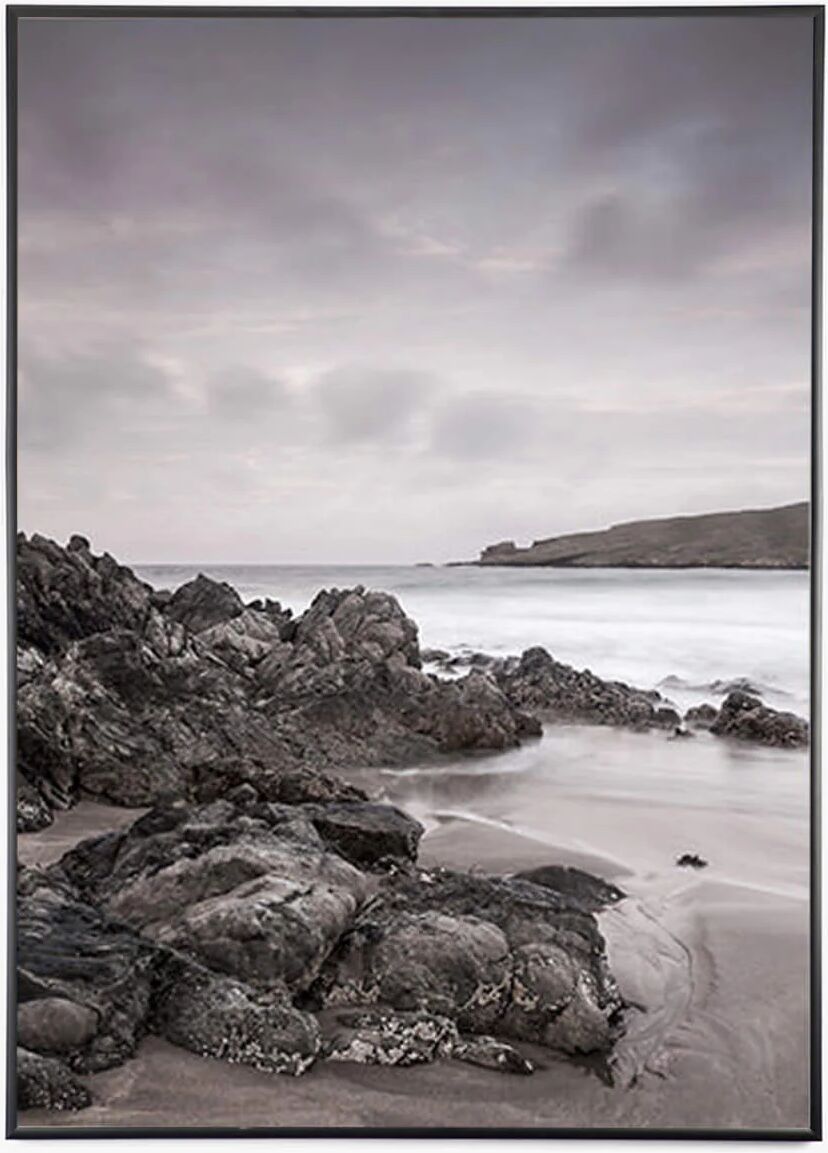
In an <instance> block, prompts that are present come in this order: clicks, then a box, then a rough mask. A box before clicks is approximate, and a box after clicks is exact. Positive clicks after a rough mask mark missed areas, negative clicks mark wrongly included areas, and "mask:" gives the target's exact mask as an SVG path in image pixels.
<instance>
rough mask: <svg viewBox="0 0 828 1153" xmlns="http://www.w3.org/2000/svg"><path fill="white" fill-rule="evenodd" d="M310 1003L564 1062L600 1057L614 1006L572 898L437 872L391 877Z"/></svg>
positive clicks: (592, 926)
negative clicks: (538, 1049)
mask: <svg viewBox="0 0 828 1153" xmlns="http://www.w3.org/2000/svg"><path fill="white" fill-rule="evenodd" d="M308 996H309V1003H310V1001H311V1000H312V1001H313V1003H315V1004H317V1005H320V1006H342V1005H366V1004H376V1005H384V1006H389V1007H391V1008H393V1009H395V1010H397V1011H402V1012H424V1013H427V1014H431V1015H436V1016H441V1017H447V1018H449V1019H450V1020H452V1021H454V1023H455V1024H456V1025H457V1027H458V1029H459V1030H462V1031H464V1032H466V1033H473V1034H484V1035H491V1034H493V1035H495V1036H497V1037H502V1038H515V1039H523V1040H527V1041H533V1042H535V1043H540V1044H542V1045H546V1046H547V1047H549V1048H552V1049H557V1050H560V1051H563V1052H567V1053H585V1052H606V1051H607V1050H608V1049H609V1048H610V1047H611V1046H612V1044H613V1042H614V1040H615V1038H616V1037H617V1035H618V1032H619V1028H620V1020H621V1010H622V1007H623V1006H622V1002H621V998H620V996H619V994H618V991H617V988H616V986H615V984H614V982H613V980H612V978H611V976H610V974H609V971H608V969H607V966H606V954H605V946H604V942H603V938H602V937H601V934H600V932H599V931H598V927H597V924H596V921H595V918H594V916H593V915H592V914H591V913H590V912H589V911H587V910H586V909H585V908H584V907H583V905H582V903H581V902H580V900H579V899H578V898H577V897H575V896H573V895H571V894H565V893H557V892H554V891H552V890H551V889H548V888H544V887H542V886H539V885H535V884H532V883H531V882H527V881H521V880H517V879H512V880H508V879H503V878H497V877H484V876H478V875H474V876H472V875H469V874H462V873H452V872H448V871H443V870H439V871H437V872H435V873H431V874H423V873H420V874H418V875H414V876H410V875H403V874H395V875H392V876H390V877H389V878H388V879H387V880H386V881H385V882H384V883H383V886H382V888H381V889H380V891H379V892H378V893H377V895H376V896H375V897H374V899H373V900H372V901H371V902H369V903H368V904H367V905H366V906H365V907H364V909H363V910H362V911H361V912H360V914H359V915H358V916H357V917H356V919H355V921H354V924H353V927H352V928H351V930H350V931H349V932H348V933H347V934H346V935H345V936H344V937H343V938H342V940H341V941H340V944H339V946H338V948H337V949H336V950H335V951H334V952H333V953H331V955H330V957H329V959H328V961H327V963H326V964H325V966H324V967H323V968H322V970H321V972H320V975H319V978H318V980H317V981H316V982H315V984H314V985H313V987H312V988H311V989H310V990H309V995H308Z"/></svg>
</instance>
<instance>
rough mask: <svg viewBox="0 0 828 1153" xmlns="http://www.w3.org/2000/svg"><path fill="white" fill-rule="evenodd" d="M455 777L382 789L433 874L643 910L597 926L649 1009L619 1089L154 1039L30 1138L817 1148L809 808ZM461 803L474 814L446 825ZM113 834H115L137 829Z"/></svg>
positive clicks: (617, 1073) (641, 1010)
mask: <svg viewBox="0 0 828 1153" xmlns="http://www.w3.org/2000/svg"><path fill="white" fill-rule="evenodd" d="M574 739H576V740H577V741H582V740H583V741H596V742H598V746H599V747H600V745H601V742H604V743H606V741H607V740H608V738H607V736H606V734H594V735H590V734H589V732H586V733H585V734H584V735H583V736H581V735H579V734H578V735H576V737H575V738H574ZM552 747H554V746H553V745H552V744H550V745H549V748H552ZM631 747H633V748H635V749H638V750H639V751H640V750H645V749H646V748H647V747H652V748H655V746H645V745H644V744H643V743H642V744H640V745H633V746H631ZM663 748H664V749H665V750H666V749H667V745H666V744H665V745H664V746H663ZM706 748H707V746H706V745H703V744H700V745H699V746H698V747H697V749H696V750H695V753H694V755H695V756H696V757H697V758H699V757H702V758H703V756H704V755H706V753H705V751H704V750H705V749H706ZM546 751H547V748H546V743H545V742H544V743H542V744H541V745H540V746H536V753H535V759H536V761H537V763H538V764H541V763H542V762H543V760H544V757H545V755H546ZM659 755H663V756H664V758H665V765H664V772H665V773H666V772H669V771H670V768H671V765H670V763H669V761H670V758H672V757H675V758H676V760H677V763H678V758H680V757H686V756H688V754H687V753H686V752H685V751H684V750H682V751H679V750H675V752H673V751H666V752H662V753H659ZM711 755H714V754H711ZM715 755H716V756H718V752H716V753H715ZM792 763H793V762H791V764H792ZM802 764H804V762H802V763H800V769H799V770H798V771H799V772H800V773H801V771H803V770H802ZM460 775H461V776H463V778H464V779H463V781H462V782H461V783H460V784H459V785H457V782H454V783H453V784H452V782H451V780H450V774H448V775H447V776H446V777H445V778H443V780H442V781H441V782H440V784H439V786H438V787H437V789H436V791H435V787H434V785H433V782H432V784H431V785H429V787H428V788H427V789H425V790H424V789H422V787H421V785H422V782H421V781H420V784H419V785H418V784H417V778H416V776H414V777H411V776H400V775H396V776H393V777H392V776H389V777H387V778H385V789H386V792H387V793H388V794H389V795H391V796H392V797H394V798H395V799H398V800H400V801H402V802H407V803H409V804H410V805H412V806H413V807H416V804H415V801H416V795H419V797H420V803H419V810H420V814H421V815H422V816H423V817H424V818H425V819H426V820H427V823H428V827H429V831H428V833H427V835H426V837H425V838H424V841H423V845H422V852H421V859H422V861H423V863H424V864H426V865H436V864H440V865H446V866H456V867H462V868H485V869H486V870H489V871H492V872H495V871H504V872H509V871H514V870H517V869H521V868H526V867H530V866H532V865H538V864H545V863H550V862H551V861H559V862H565V863H571V864H577V865H580V866H581V867H585V868H589V869H592V870H593V871H595V872H596V873H598V874H600V875H602V876H605V877H607V878H611V879H613V880H615V881H616V882H617V883H618V884H620V885H621V886H622V887H623V888H624V889H625V890H626V892H627V893H628V894H629V896H628V899H627V900H625V901H624V902H622V903H621V904H620V905H619V906H617V907H616V908H614V909H612V910H609V911H608V912H606V913H604V914H602V916H601V923H602V928H603V930H604V933H605V935H606V937H607V941H608V948H609V952H610V960H611V964H612V967H613V969H614V972H615V973H616V976H617V978H618V981H619V984H620V986H621V989H622V991H623V992H624V994H625V996H626V998H627V999H628V1000H629V1001H630V1002H631V1003H633V1004H634V1005H635V1006H637V1008H632V1009H631V1010H630V1011H629V1013H628V1022H627V1025H628V1027H627V1035H626V1037H625V1038H624V1040H623V1041H622V1042H621V1043H620V1044H619V1046H618V1051H617V1054H616V1058H615V1063H614V1079H613V1083H612V1084H608V1083H607V1081H606V1078H605V1077H602V1076H601V1071H600V1070H596V1069H593V1068H589V1067H578V1066H576V1065H573V1064H572V1063H570V1062H567V1061H565V1060H559V1059H556V1058H555V1056H554V1055H553V1054H550V1053H548V1052H544V1051H542V1050H538V1049H531V1048H529V1047H526V1051H527V1052H528V1053H529V1054H530V1055H531V1056H532V1057H533V1058H534V1059H535V1060H536V1061H537V1062H538V1065H539V1068H538V1070H537V1072H536V1073H535V1074H534V1076H531V1077H526V1078H522V1077H509V1076H506V1075H503V1074H498V1073H493V1072H489V1071H484V1070H480V1069H475V1068H473V1067H470V1066H466V1065H462V1064H460V1063H456V1062H440V1063H438V1064H436V1065H431V1066H421V1067H417V1068H412V1069H382V1068H369V1067H362V1066H358V1065H339V1064H338V1065H325V1064H321V1065H319V1066H317V1067H316V1068H315V1069H314V1070H312V1071H311V1073H310V1074H308V1075H306V1076H305V1077H302V1078H299V1079H288V1078H286V1077H279V1076H269V1075H267V1074H262V1073H257V1072H254V1071H252V1070H249V1069H244V1068H239V1067H229V1066H227V1065H225V1064H223V1063H221V1062H218V1061H212V1060H209V1059H203V1058H199V1057H196V1056H194V1055H192V1054H189V1053H185V1052H183V1051H181V1050H178V1049H176V1048H174V1047H173V1046H172V1045H169V1044H168V1043H166V1042H163V1041H160V1040H158V1039H156V1038H151V1039H148V1040H146V1041H145V1042H144V1043H143V1044H142V1046H141V1048H140V1051H139V1053H138V1055H137V1056H136V1058H135V1059H134V1060H132V1061H130V1062H128V1063H127V1064H126V1065H124V1066H122V1067H121V1068H118V1069H113V1070H110V1071H108V1072H106V1073H101V1074H98V1075H96V1076H93V1077H90V1078H89V1079H88V1081H89V1084H90V1086H91V1088H92V1091H93V1094H94V1096H95V1099H96V1104H95V1105H94V1106H93V1107H92V1108H90V1109H88V1110H85V1111H83V1112H81V1113H77V1114H68V1115H50V1114H48V1113H46V1112H40V1111H32V1112H28V1113H26V1114H24V1115H22V1116H21V1118H20V1123H21V1126H22V1127H24V1128H26V1129H27V1130H29V1129H31V1128H32V1127H48V1128H49V1129H50V1130H54V1128H66V1129H74V1128H76V1127H81V1128H98V1127H104V1128H110V1127H127V1128H128V1127H134V1126H146V1127H155V1126H160V1127H169V1126H192V1127H200V1126H206V1127H210V1126H230V1127H241V1128H253V1129H255V1128H269V1129H273V1128H277V1127H300V1128H305V1127H309V1128H316V1127H320V1126H321V1127H345V1128H347V1127H360V1128H361V1127H392V1128H398V1127H399V1128H427V1129H431V1128H452V1127H478V1128H486V1129H489V1128H521V1129H522V1128H528V1129H532V1128H538V1127H541V1128H557V1127H577V1128H587V1129H595V1128H597V1129H629V1128H644V1129H647V1128H659V1129H670V1128H692V1129H698V1130H704V1129H717V1130H721V1129H738V1130H756V1129H760V1130H768V1129H771V1130H775V1131H779V1132H780V1133H782V1132H800V1131H805V1130H807V1127H808V1123H809V1119H808V1118H809V1099H808V1059H809V1054H808V1032H809V1021H808V1011H809V1006H808V967H809V888H808V882H809V859H808V824H807V816H806V813H805V810H804V808H803V806H802V805H798V804H792V805H791V806H789V807H788V811H785V812H784V813H783V814H782V815H780V814H779V813H778V812H775V811H761V805H760V804H752V805H749V806H746V807H744V808H740V807H738V806H734V805H732V804H721V805H719V806H718V807H717V806H716V805H711V804H710V803H707V804H699V805H694V804H693V803H692V799H693V795H692V791H691V793H690V795H689V796H688V792H687V790H684V791H678V792H676V794H675V796H674V797H673V796H672V795H671V790H670V789H663V790H661V791H660V794H661V795H660V798H659V799H657V800H654V799H653V797H652V794H653V790H650V791H649V792H650V796H649V797H648V798H645V797H642V796H630V795H608V792H607V789H606V787H605V785H603V784H602V783H601V782H600V781H597V780H596V779H594V778H593V779H590V777H589V775H588V774H587V775H585V777H584V779H583V781H582V784H581V786H580V788H578V787H576V786H574V785H573V784H572V782H571V781H568V782H567V784H566V787H563V786H562V784H561V781H555V780H554V779H552V780H547V779H546V778H545V777H538V776H537V774H535V775H534V776H533V775H532V773H510V772H503V773H500V772H499V771H498V769H497V767H496V765H494V764H493V765H492V767H491V776H490V778H487V777H486V776H485V774H484V776H483V777H480V778H479V779H474V778H472V779H471V780H467V779H466V777H467V775H468V774H467V773H466V771H465V770H463V771H462V773H461V774H460ZM495 778H497V779H495ZM418 789H419V792H418ZM458 789H459V793H458ZM452 790H453V791H452ZM655 792H656V793H658V790H655ZM461 794H462V796H461ZM699 796H700V797H701V792H700V793H699ZM470 797H473V798H474V799H475V804H474V806H473V807H471V808H470V807H469V805H468V802H469V798H470ZM458 799H460V800H462V802H463V806H464V807H463V808H462V810H461V809H455V808H452V805H453V804H454V803H455V802H457V801H458ZM444 802H445V803H444ZM84 814H86V816H85V815H84ZM109 816H110V817H112V818H117V820H118V821H119V822H121V821H122V819H123V817H124V814H123V811H119V810H114V811H110V812H109ZM132 816H134V813H133V814H132ZM108 819H109V818H108V816H107V810H106V809H105V807H104V806H94V808H92V807H90V806H82V807H79V808H78V809H76V810H74V812H73V813H71V814H65V815H64V816H62V817H61V818H60V820H59V822H57V823H56V827H55V828H54V829H53V830H48V831H46V832H45V833H41V834H33V835H30V836H28V837H21V838H20V841H21V856H22V857H23V858H24V859H27V860H34V859H37V860H40V861H43V860H46V859H53V858H54V855H55V853H57V852H59V851H61V850H60V849H59V846H61V845H64V843H65V842H66V841H67V839H68V838H70V837H77V835H78V834H79V832H80V826H82V825H84V824H85V821H90V822H92V824H93V825H94V828H95V831H100V830H101V829H102V828H103V827H105V826H106V827H112V825H111V824H110V825H109V826H107V820H108ZM70 821H71V822H72V824H71V828H70V826H69V822H70ZM89 827H90V826H89V825H88V824H87V828H86V831H88V830H89ZM686 850H692V851H694V852H698V853H701V854H702V856H704V857H706V858H708V859H709V861H710V865H709V867H708V868H707V869H704V870H701V871H698V872H694V871H692V870H684V869H679V868H677V867H676V865H675V857H676V855H677V853H679V852H683V851H686Z"/></svg>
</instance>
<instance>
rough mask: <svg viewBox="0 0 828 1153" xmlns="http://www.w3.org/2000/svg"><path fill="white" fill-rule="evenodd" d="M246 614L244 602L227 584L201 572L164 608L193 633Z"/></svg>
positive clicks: (177, 590) (176, 591)
mask: <svg viewBox="0 0 828 1153" xmlns="http://www.w3.org/2000/svg"><path fill="white" fill-rule="evenodd" d="M243 612H244V602H243V601H242V599H241V597H240V596H239V594H238V593H237V592H236V590H235V589H234V588H231V586H230V585H229V584H226V583H225V582H224V581H221V582H219V581H214V580H211V579H210V577H207V576H204V574H203V573H199V574H198V576H197V577H196V578H195V579H194V580H191V581H187V583H186V584H183V585H181V586H180V588H177V589H176V590H175V592H174V593H173V595H172V596H171V597H170V599H169V601H168V602H167V604H166V605H165V607H164V613H165V615H166V616H168V617H170V618H171V619H172V620H174V621H178V622H179V623H180V624H182V625H184V626H185V627H186V628H187V629H188V631H189V632H191V633H200V632H203V631H204V630H205V629H210V628H213V627H214V626H216V625H219V624H224V623H226V622H227V621H231V620H233V618H234V617H237V616H240V615H241V614H242V613H243Z"/></svg>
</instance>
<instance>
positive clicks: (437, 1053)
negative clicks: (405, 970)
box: [325, 1010, 459, 1066]
mask: <svg viewBox="0 0 828 1153" xmlns="http://www.w3.org/2000/svg"><path fill="white" fill-rule="evenodd" d="M458 1040H459V1038H458V1033H457V1028H456V1026H455V1025H454V1022H453V1021H450V1020H449V1019H448V1018H447V1017H439V1016H436V1015H434V1014H432V1013H422V1012H411V1013H405V1012H388V1011H382V1010H374V1011H367V1012H366V1011H364V1010H361V1011H360V1010H358V1011H351V1012H347V1011H346V1012H338V1013H336V1014H335V1025H334V1026H333V1029H332V1035H331V1036H330V1037H329V1038H328V1039H327V1040H326V1042H325V1056H326V1058H327V1060H329V1061H352V1062H355V1063H357V1064H359V1065H403V1066H405V1065H423V1064H426V1063H428V1062H431V1061H436V1060H437V1058H438V1057H448V1056H450V1055H451V1053H452V1051H453V1049H454V1046H455V1045H456V1044H457V1043H458Z"/></svg>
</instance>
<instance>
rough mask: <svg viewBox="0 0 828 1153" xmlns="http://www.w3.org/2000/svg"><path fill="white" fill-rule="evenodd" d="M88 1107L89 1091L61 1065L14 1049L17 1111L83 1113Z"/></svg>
mask: <svg viewBox="0 0 828 1153" xmlns="http://www.w3.org/2000/svg"><path fill="white" fill-rule="evenodd" d="M91 1104H92V1097H91V1095H90V1093H89V1090H88V1089H87V1088H86V1086H85V1085H83V1084H82V1083H81V1082H80V1081H79V1080H78V1079H77V1077H75V1076H74V1075H73V1074H72V1073H71V1072H70V1071H69V1070H68V1069H67V1068H66V1066H65V1065H64V1064H62V1063H61V1062H60V1061H58V1060H57V1059H56V1058H54V1057H42V1056H41V1055H40V1054H39V1053H30V1052H29V1051H28V1049H24V1048H22V1047H20V1046H18V1049H17V1108H18V1109H21V1110H25V1109H56V1110H61V1111H63V1110H75V1109H86V1108H87V1106H89V1105H91Z"/></svg>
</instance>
